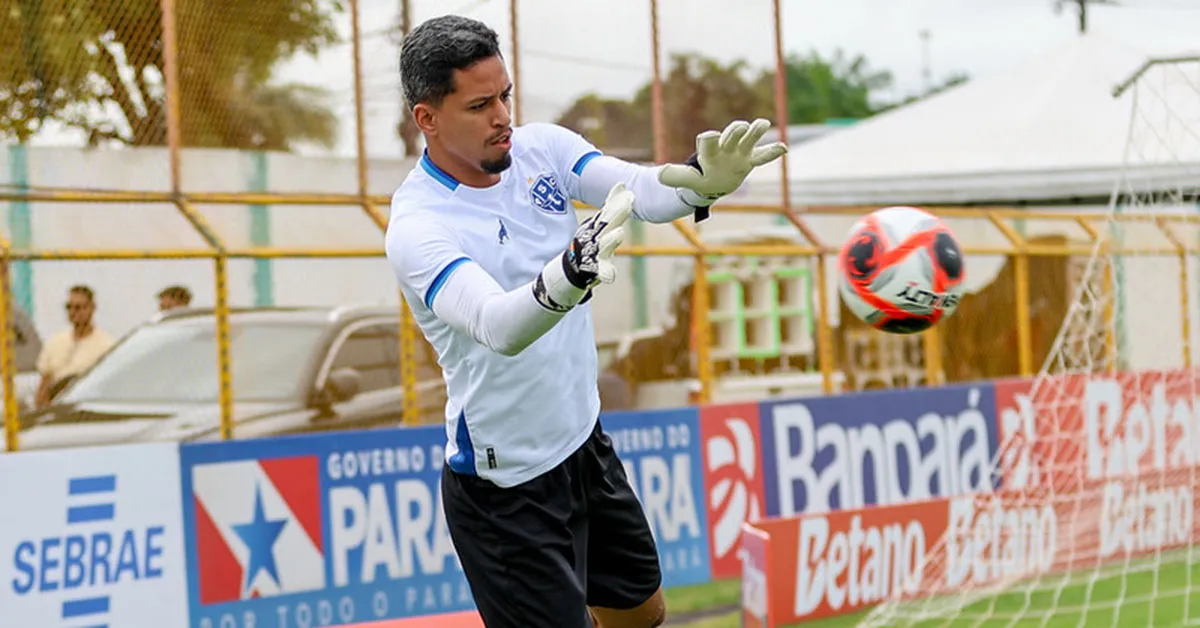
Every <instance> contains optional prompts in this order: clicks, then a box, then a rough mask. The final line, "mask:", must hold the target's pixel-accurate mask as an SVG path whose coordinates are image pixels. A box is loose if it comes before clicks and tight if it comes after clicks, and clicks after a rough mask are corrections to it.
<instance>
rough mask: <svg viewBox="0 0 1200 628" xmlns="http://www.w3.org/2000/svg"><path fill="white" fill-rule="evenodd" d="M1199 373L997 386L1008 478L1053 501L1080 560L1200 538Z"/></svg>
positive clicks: (1066, 543)
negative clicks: (1199, 501)
mask: <svg viewBox="0 0 1200 628" xmlns="http://www.w3.org/2000/svg"><path fill="white" fill-rule="evenodd" d="M1198 392H1200V373H1198V372H1197V371H1188V370H1174V371H1141V372H1133V373H1115V374H1112V375H1088V376H1085V375H1071V376H1063V377H1053V378H1043V379H1042V380H1040V381H1039V382H1038V384H1037V386H1036V388H1035V386H1034V385H1033V383H1032V382H1030V381H1027V380H1016V381H1002V382H998V383H997V384H996V401H997V405H998V417H999V427H1000V434H1001V438H1002V439H1003V445H1002V447H1001V453H1000V461H1001V476H1002V480H1003V483H1004V486H1006V487H1008V488H1010V489H1013V490H1025V491H1030V492H1034V491H1037V492H1040V493H1041V494H1042V500H1043V501H1045V502H1048V503H1052V504H1054V510H1055V511H1056V512H1057V516H1058V519H1059V521H1058V525H1059V529H1060V534H1059V542H1060V543H1061V544H1063V546H1062V547H1063V551H1064V552H1065V555H1064V558H1063V560H1066V558H1068V557H1069V558H1070V559H1071V560H1072V561H1074V562H1075V564H1076V565H1079V564H1100V563H1104V562H1108V561H1112V560H1123V559H1126V558H1127V557H1136V556H1144V555H1148V554H1152V553H1155V552H1158V551H1162V550H1166V549H1170V548H1174V547H1182V546H1185V545H1187V544H1189V543H1191V542H1192V540H1193V539H1195V538H1200V536H1197V533H1198V532H1200V528H1197V521H1196V519H1197V518H1196V516H1195V514H1196V508H1197V502H1196V495H1195V491H1196V486H1197V480H1200V468H1198V466H1197V465H1198V463H1200V412H1197V410H1198V409H1200V406H1198V405H1197V396H1198Z"/></svg>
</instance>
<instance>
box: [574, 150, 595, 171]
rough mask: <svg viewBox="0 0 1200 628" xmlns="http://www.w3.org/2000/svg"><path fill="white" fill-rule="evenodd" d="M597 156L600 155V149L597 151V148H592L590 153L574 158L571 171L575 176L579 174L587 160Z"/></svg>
mask: <svg viewBox="0 0 1200 628" xmlns="http://www.w3.org/2000/svg"><path fill="white" fill-rule="evenodd" d="M599 156H600V151H598V150H594V151H592V152H590V153H587V154H585V155H584V156H583V157H580V158H579V159H577V160H575V165H574V166H571V172H574V173H575V176H579V175H581V174H583V167H584V166H586V165H588V162H589V161H591V160H593V159H595V158H597V157H599Z"/></svg>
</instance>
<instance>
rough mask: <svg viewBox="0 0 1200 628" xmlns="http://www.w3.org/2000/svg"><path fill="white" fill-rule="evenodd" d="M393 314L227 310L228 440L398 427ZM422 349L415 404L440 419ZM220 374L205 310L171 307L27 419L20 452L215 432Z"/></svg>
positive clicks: (435, 378) (440, 390) (438, 387)
mask: <svg viewBox="0 0 1200 628" xmlns="http://www.w3.org/2000/svg"><path fill="white" fill-rule="evenodd" d="M398 321H399V311H398V310H397V309H396V308H394V307H392V308H388V307H374V306H370V307H360V306H356V307H336V308H252V309H235V310H232V311H231V312H230V314H229V337H230V365H231V376H232V383H233V399H234V408H233V416H234V428H233V434H234V438H251V437H260V436H273V435H281V434H292V433H300V432H313V431H322V430H341V429H352V428H368V427H377V426H388V425H398V424H400V421H401V411H402V402H403V386H402V384H401V381H400V369H399V363H400V338H399V325H398ZM419 353H421V354H422V355H423V358H422V359H421V360H418V362H421V363H422V364H420V365H419V367H420V368H419V369H418V377H420V378H421V384H420V386H421V388H420V396H419V399H420V400H421V402H422V403H421V405H422V407H423V408H424V409H425V410H426V411H427V413H428V414H427V416H428V417H429V418H430V419H431V420H440V418H441V412H442V411H441V408H442V407H443V403H444V400H445V392H444V386H443V384H442V381H441V377H440V374H439V373H438V372H437V370H436V366H433V365H432V364H430V363H431V360H430V359H429V358H428V356H424V352H419ZM217 373H218V369H217V341H216V316H215V314H214V312H213V310H212V309H195V308H193V309H182V310H170V311H168V312H166V313H163V314H160V315H158V316H156V317H155V318H154V319H151V320H150V321H148V322H147V323H145V324H143V325H141V326H139V327H137V328H135V329H134V330H133V331H131V332H130V333H129V334H127V335H125V336H124V337H123V338H121V340H120V341H118V343H117V344H116V345H115V346H114V347H113V348H112V349H111V350H110V351H109V352H108V353H107V354H105V356H104V357H103V358H101V360H100V361H98V362H97V363H96V364H95V365H94V366H93V367H92V368H91V369H89V370H88V371H86V372H85V373H83V374H81V375H80V376H78V377H77V378H75V379H74V380H73V381H72V382H70V383H69V384H68V385H67V387H66V388H65V389H64V390H63V391H62V393H60V394H59V395H58V396H57V397H56V398H55V399H54V401H53V402H51V405H49V406H47V407H45V408H43V409H41V410H37V411H34V412H30V413H27V414H24V415H23V416H22V429H21V431H20V436H19V447H20V449H22V450H26V449H40V448H48V447H67V446H77V445H96V444H111V443H126V442H140V441H161V440H169V441H202V440H215V439H218V438H220V416H221V412H220V405H219V402H218V391H219V383H218V377H217Z"/></svg>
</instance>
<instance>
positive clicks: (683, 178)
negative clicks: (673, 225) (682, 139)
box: [658, 118, 787, 222]
mask: <svg viewBox="0 0 1200 628" xmlns="http://www.w3.org/2000/svg"><path fill="white" fill-rule="evenodd" d="M770 128H771V122H770V121H768V120H765V119H763V118H759V119H757V120H755V121H754V123H753V124H750V123H748V122H745V121H744V120H735V121H733V122H731V123H730V124H729V126H727V127H725V130H724V131H723V132H721V133H718V132H716V131H705V132H703V133H701V134H700V135H697V136H696V152H695V153H694V154H693V155H692V156H691V157H690V158H688V160H687V163H686V164H683V165H681V164H667V165H665V166H663V167H662V168H660V169H659V171H658V180H659V182H660V183H662V184H663V185H666V186H669V187H673V188H676V189H678V190H679V198H680V199H681V200H682V201H683V202H685V203H687V204H688V205H691V206H692V207H695V208H697V210H698V211H697V212H696V220H697V222H699V221H700V220H703V219H704V218H707V217H708V206H709V205H712V204H713V203H714V202H716V201H717V199H719V198H721V197H722V196H725V195H726V194H729V193H730V192H733V191H734V190H736V189H738V187H739V186H741V185H742V181H745V180H746V176H747V175H749V174H750V171H751V170H753V169H755V168H757V167H759V166H761V165H763V164H767V163H770V162H772V161H775V160H776V159H778V158H779V157H781V156H782V155H783V154H784V153H786V152H787V145H786V144H784V143H782V142H774V143H772V144H768V145H766V146H757V144H758V141H759V140H760V139H762V137H763V135H765V134H766V132H767V131H768V130H770ZM699 210H703V211H699ZM702 214H703V216H702Z"/></svg>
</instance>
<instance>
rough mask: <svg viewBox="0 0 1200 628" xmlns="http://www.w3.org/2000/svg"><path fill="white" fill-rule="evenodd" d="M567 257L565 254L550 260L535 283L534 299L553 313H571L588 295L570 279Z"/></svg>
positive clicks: (586, 291)
mask: <svg viewBox="0 0 1200 628" xmlns="http://www.w3.org/2000/svg"><path fill="white" fill-rule="evenodd" d="M566 256H567V253H564V254H563V255H561V256H559V257H556V258H554V259H552V260H550V263H549V264H546V267H545V268H544V269H542V272H541V274H539V275H538V276H537V279H536V280H535V281H534V282H533V298H534V299H536V300H537V302H538V305H541V306H542V307H544V308H546V309H547V310H550V311H551V312H558V313H565V312H569V311H571V308H573V307H575V306H576V305H578V304H579V302H580V301H582V300H583V298H584V297H585V296H586V295H587V293H588V289H587V288H586V287H582V288H581V287H579V286H577V285H575V283H574V282H573V281H571V279H570V278H568V271H567V268H568V266H569V262H568V261H567V257H566ZM572 274H577V273H572Z"/></svg>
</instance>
